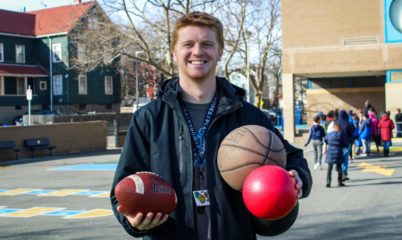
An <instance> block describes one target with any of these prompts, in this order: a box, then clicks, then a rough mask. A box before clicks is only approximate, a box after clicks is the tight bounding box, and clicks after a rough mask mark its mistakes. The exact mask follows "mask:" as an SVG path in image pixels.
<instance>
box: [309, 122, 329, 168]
mask: <svg viewBox="0 0 402 240" xmlns="http://www.w3.org/2000/svg"><path fill="white" fill-rule="evenodd" d="M324 137H325V130H324V128H323V127H322V126H321V125H320V116H319V115H317V116H315V117H314V118H313V126H311V129H310V134H309V136H308V139H307V142H306V144H304V146H305V147H307V145H308V144H309V143H310V141H311V140H313V150H314V162H315V165H314V169H315V170H317V169H319V170H322V166H321V162H322V146H323V145H324Z"/></svg>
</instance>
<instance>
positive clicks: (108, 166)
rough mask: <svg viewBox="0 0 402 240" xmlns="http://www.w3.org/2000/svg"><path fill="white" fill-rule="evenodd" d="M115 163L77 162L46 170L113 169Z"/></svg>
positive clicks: (115, 165)
mask: <svg viewBox="0 0 402 240" xmlns="http://www.w3.org/2000/svg"><path fill="white" fill-rule="evenodd" d="M116 167H117V164H116V163H112V164H79V165H70V166H63V167H56V168H50V169H48V170H56V171H115V170H116Z"/></svg>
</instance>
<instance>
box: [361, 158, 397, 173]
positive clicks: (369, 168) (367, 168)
mask: <svg viewBox="0 0 402 240" xmlns="http://www.w3.org/2000/svg"><path fill="white" fill-rule="evenodd" d="M358 167H360V168H363V170H362V171H363V172H372V173H377V174H381V175H384V176H387V177H391V176H392V175H393V174H394V172H395V169H392V168H388V169H387V168H385V167H384V166H377V165H374V164H371V163H365V162H362V163H360V164H359V165H358Z"/></svg>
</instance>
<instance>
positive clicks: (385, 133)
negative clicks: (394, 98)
mask: <svg viewBox="0 0 402 240" xmlns="http://www.w3.org/2000/svg"><path fill="white" fill-rule="evenodd" d="M394 128H395V125H394V122H393V121H392V119H391V118H389V116H388V114H386V113H384V114H382V116H381V119H380V121H379V122H378V129H379V131H380V136H381V140H382V142H383V146H384V150H383V154H384V157H388V156H389V148H390V145H391V138H392V129H394Z"/></svg>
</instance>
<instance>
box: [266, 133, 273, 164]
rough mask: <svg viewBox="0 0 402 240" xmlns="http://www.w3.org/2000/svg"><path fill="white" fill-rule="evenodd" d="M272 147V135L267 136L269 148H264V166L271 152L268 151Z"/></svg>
mask: <svg viewBox="0 0 402 240" xmlns="http://www.w3.org/2000/svg"><path fill="white" fill-rule="evenodd" d="M271 147H272V134H269V148H266V150H267V151H266V152H265V159H264V165H266V164H267V160H268V158H269V154H270V152H271V151H269V149H271Z"/></svg>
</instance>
